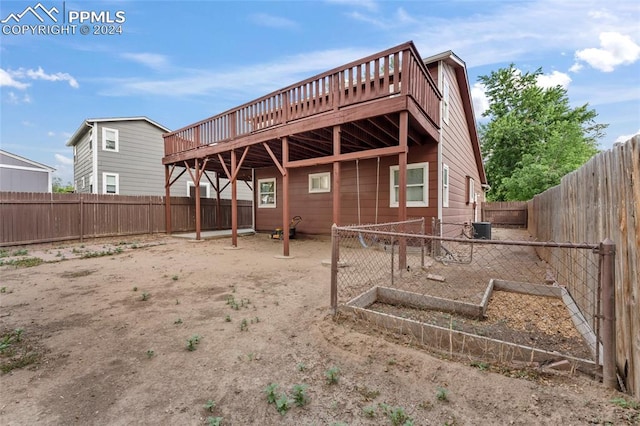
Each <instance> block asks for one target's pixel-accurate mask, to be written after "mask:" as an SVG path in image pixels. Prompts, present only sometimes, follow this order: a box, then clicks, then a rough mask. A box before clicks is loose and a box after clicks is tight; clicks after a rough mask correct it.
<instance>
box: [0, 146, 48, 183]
mask: <svg viewBox="0 0 640 426" xmlns="http://www.w3.org/2000/svg"><path fill="white" fill-rule="evenodd" d="M55 170H56V169H54V168H52V167H49V166H45V165H44V164H40V163H37V162H35V161H32V160H29V159H28V158H24V157H21V156H19V155H16V154H12V153H10V152H7V151H3V150H0V192H3V191H10V192H51V191H52V174H53V172H55Z"/></svg>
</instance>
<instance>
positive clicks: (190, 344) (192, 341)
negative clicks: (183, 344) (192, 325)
mask: <svg viewBox="0 0 640 426" xmlns="http://www.w3.org/2000/svg"><path fill="white" fill-rule="evenodd" d="M200 339H201V337H200V336H198V335H197V334H194V335H193V336H191V337H190V338H189V339H187V350H188V351H191V352H193V351H195V350H196V346H197V345H198V343H200Z"/></svg>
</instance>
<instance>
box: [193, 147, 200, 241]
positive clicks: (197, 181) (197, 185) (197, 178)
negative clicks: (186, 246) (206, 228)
mask: <svg viewBox="0 0 640 426" xmlns="http://www.w3.org/2000/svg"><path fill="white" fill-rule="evenodd" d="M195 168H196V175H195V179H194V180H193V186H194V187H195V194H196V240H198V241H199V240H200V165H199V164H198V159H197V158H196V159H195Z"/></svg>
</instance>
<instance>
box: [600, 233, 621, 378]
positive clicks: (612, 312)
mask: <svg viewBox="0 0 640 426" xmlns="http://www.w3.org/2000/svg"><path fill="white" fill-rule="evenodd" d="M598 252H599V253H600V257H601V260H602V261H601V263H600V264H601V265H602V269H601V270H600V274H601V275H600V276H601V280H600V282H601V283H602V292H601V298H602V302H601V306H602V323H603V326H602V383H603V384H604V385H605V386H606V387H608V388H610V389H616V388H617V384H618V380H617V375H616V287H615V280H614V279H615V253H616V245H615V243H614V242H613V241H611V240H610V239H609V238H607V239H605V240H604V241H603V242H601V243H600V248H599V250H598Z"/></svg>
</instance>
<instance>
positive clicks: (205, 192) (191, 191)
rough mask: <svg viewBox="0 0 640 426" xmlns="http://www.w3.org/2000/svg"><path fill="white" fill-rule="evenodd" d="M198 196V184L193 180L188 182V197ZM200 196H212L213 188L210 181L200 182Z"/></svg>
mask: <svg viewBox="0 0 640 426" xmlns="http://www.w3.org/2000/svg"><path fill="white" fill-rule="evenodd" d="M195 196H196V186H195V185H194V183H193V182H192V181H189V182H187V197H191V198H194V197H195ZM200 198H211V189H210V187H209V184H208V183H201V184H200Z"/></svg>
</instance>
